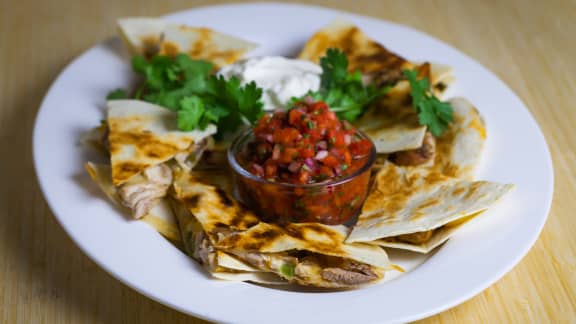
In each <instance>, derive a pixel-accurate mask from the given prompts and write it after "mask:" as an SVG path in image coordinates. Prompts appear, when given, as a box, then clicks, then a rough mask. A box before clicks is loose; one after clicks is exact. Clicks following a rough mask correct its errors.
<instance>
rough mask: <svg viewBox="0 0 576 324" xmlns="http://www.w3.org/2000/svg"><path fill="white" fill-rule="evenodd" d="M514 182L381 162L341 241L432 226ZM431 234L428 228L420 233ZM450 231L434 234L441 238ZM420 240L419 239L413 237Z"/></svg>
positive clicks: (473, 209)
mask: <svg viewBox="0 0 576 324" xmlns="http://www.w3.org/2000/svg"><path fill="white" fill-rule="evenodd" d="M513 187H514V185H511V184H500V183H495V182H488V181H469V180H462V179H457V178H452V177H448V176H445V175H443V174H441V173H438V172H435V171H432V170H430V169H426V168H412V167H399V166H396V165H394V164H392V163H387V164H386V165H385V166H384V167H383V168H382V170H380V171H379V172H378V173H377V175H376V178H375V180H374V184H373V187H372V191H371V193H370V194H369V196H368V198H367V199H366V201H365V203H364V206H363V208H362V212H361V214H360V216H359V218H358V222H357V224H356V225H355V226H354V228H353V230H352V232H351V233H350V235H349V236H348V238H347V240H346V241H347V242H370V243H371V244H378V243H379V241H377V240H380V239H384V238H390V237H397V236H399V235H404V234H413V233H421V232H426V231H433V230H436V229H438V228H440V227H442V226H443V225H446V224H448V223H450V222H453V221H456V220H459V219H462V218H465V217H467V216H470V215H472V214H475V213H478V212H480V211H483V210H486V209H487V208H489V207H490V206H492V205H493V204H494V203H496V202H497V201H498V200H499V199H501V198H502V197H503V196H504V195H505V194H506V193H508V192H509V191H511V190H512V188H513ZM422 234H424V236H425V237H426V236H427V237H428V239H431V238H432V237H434V235H433V234H434V233H422ZM449 234H451V231H447V232H446V234H445V235H443V236H442V238H440V239H438V241H439V242H437V244H435V245H438V244H440V243H441V242H443V241H445V240H446V239H447V238H448V236H449ZM419 243H422V242H419Z"/></svg>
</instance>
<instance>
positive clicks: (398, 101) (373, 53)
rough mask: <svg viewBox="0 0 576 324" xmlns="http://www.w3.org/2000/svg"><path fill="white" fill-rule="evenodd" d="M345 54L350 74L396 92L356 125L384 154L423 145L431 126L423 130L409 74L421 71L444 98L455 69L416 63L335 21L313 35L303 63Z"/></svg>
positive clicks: (304, 54) (370, 110)
mask: <svg viewBox="0 0 576 324" xmlns="http://www.w3.org/2000/svg"><path fill="white" fill-rule="evenodd" d="M329 48H338V49H340V50H342V51H343V52H344V53H345V54H346V56H347V58H348V61H349V65H348V67H349V70H350V71H360V72H361V73H362V75H363V77H364V80H365V81H366V82H376V83H377V84H379V85H391V86H392V88H391V89H390V90H389V91H388V93H386V94H385V95H384V96H383V97H382V98H380V99H379V100H378V101H377V102H376V103H374V104H373V105H372V107H370V108H369V110H368V111H367V112H366V113H365V114H364V116H362V117H361V118H360V119H359V120H357V121H356V122H355V126H356V127H358V128H359V129H360V130H362V131H363V132H364V133H366V134H367V135H368V136H369V137H370V138H371V139H372V141H373V142H374V145H375V146H376V151H377V152H378V153H379V154H388V153H393V152H398V151H405V150H412V149H417V148H419V147H421V146H422V144H423V140H424V135H425V133H426V126H422V125H420V123H419V122H418V115H417V114H416V113H415V111H414V109H413V107H412V101H411V97H410V87H409V83H408V81H407V80H405V79H404V76H403V72H402V71H403V70H404V69H410V70H412V69H417V70H418V73H419V75H420V77H426V78H428V80H430V84H431V85H432V90H433V91H434V92H435V93H436V94H439V95H440V94H442V93H444V91H445V90H446V88H447V87H448V86H449V85H450V84H451V82H452V81H453V79H454V78H453V77H452V69H451V68H450V67H448V66H445V65H441V64H434V63H433V64H430V63H422V64H417V63H412V62H410V61H408V60H406V59H405V58H403V57H401V56H400V55H398V54H395V53H393V52H391V51H389V50H388V49H386V48H385V47H384V46H383V45H381V44H379V43H378V42H376V41H374V40H373V39H371V38H370V37H368V36H367V35H366V34H364V33H363V32H362V31H361V30H360V29H359V28H358V27H357V26H355V25H353V24H351V23H349V22H347V21H344V20H340V19H339V20H335V21H333V22H332V23H331V24H329V25H327V26H325V27H324V28H323V29H321V30H320V31H318V32H317V33H316V34H314V35H313V36H312V37H311V38H310V39H309V40H308V42H307V43H306V45H305V46H304V48H303V49H302V51H301V52H300V55H299V58H301V59H307V60H310V61H313V62H319V61H320V58H321V57H322V56H323V55H324V53H325V52H326V50H327V49H329Z"/></svg>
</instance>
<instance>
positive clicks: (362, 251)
mask: <svg viewBox="0 0 576 324" xmlns="http://www.w3.org/2000/svg"><path fill="white" fill-rule="evenodd" d="M173 208H174V211H175V214H176V215H177V218H178V220H179V224H180V229H181V231H182V237H183V241H184V245H185V246H186V247H187V251H188V253H189V254H190V255H193V256H194V257H195V258H196V259H197V260H198V259H199V260H202V261H201V263H203V264H204V265H205V267H206V268H207V269H208V270H209V271H211V272H213V271H218V269H217V268H216V267H215V266H214V265H215V264H216V262H215V259H214V255H215V254H216V253H215V252H216V251H223V252H226V253H228V254H231V255H234V256H236V257H238V258H239V259H240V260H241V261H243V262H245V263H247V264H249V265H251V266H252V267H255V268H257V269H259V270H261V271H266V272H274V273H276V274H278V275H279V276H280V277H282V278H285V279H286V280H288V281H291V282H295V283H299V284H306V285H312V286H316V287H328V288H335V287H351V286H355V285H357V284H355V285H353V284H349V283H346V282H337V281H336V280H329V279H327V278H328V277H323V278H321V279H319V278H317V277H314V276H309V275H306V276H304V277H298V276H296V277H295V276H294V271H296V269H300V270H299V271H301V274H303V275H304V274H306V273H307V271H308V268H302V267H305V266H306V264H309V263H311V262H312V261H310V259H311V258H313V259H314V260H315V261H314V262H312V263H313V264H316V265H318V266H321V267H322V266H332V268H334V267H336V266H337V265H343V266H348V267H350V269H353V270H355V269H357V268H358V269H360V268H361V269H363V271H366V272H367V273H368V275H366V276H367V277H368V276H369V277H370V281H374V280H379V279H381V278H382V276H383V271H384V270H389V269H392V268H393V267H392V266H391V264H390V262H389V260H388V257H387V255H386V253H385V252H384V250H383V249H381V248H379V247H377V246H373V245H369V244H363V243H354V244H345V243H344V240H345V238H346V236H347V234H348V232H349V230H348V229H347V228H346V227H345V226H328V225H322V224H317V223H299V224H289V225H286V226H284V227H282V226H279V225H276V224H270V223H264V222H261V221H260V220H259V219H258V217H257V216H256V215H255V214H254V213H252V212H251V211H249V210H248V209H246V208H245V207H244V206H243V205H241V204H240V203H239V202H237V201H236V200H235V199H234V198H232V197H231V196H230V195H229V194H228V193H226V192H224V190H222V189H220V188H217V187H214V186H211V185H207V184H204V183H201V182H199V179H197V178H195V177H194V175H190V174H185V173H180V172H177V173H176V175H175V181H174V200H173ZM200 228H201V229H200ZM300 258H303V259H302V262H304V260H308V261H306V262H305V264H301V263H302V262H300ZM328 259H329V260H332V261H330V262H326V260H328ZM334 260H337V261H334ZM206 265H207V266H206ZM299 266H300V268H298V267H299ZM332 268H325V269H324V270H323V271H324V272H323V274H324V275H325V276H326V273H329V272H330V271H339V270H334V269H332ZM340 270H342V269H340ZM342 271H344V270H342ZM354 275H358V276H362V275H363V274H362V273H355V274H354ZM306 278H308V279H306ZM312 279H314V281H311V280H312Z"/></svg>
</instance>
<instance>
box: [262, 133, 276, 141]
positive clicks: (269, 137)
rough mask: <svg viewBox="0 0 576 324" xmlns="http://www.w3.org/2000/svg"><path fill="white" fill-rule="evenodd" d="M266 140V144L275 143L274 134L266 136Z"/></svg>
mask: <svg viewBox="0 0 576 324" xmlns="http://www.w3.org/2000/svg"><path fill="white" fill-rule="evenodd" d="M264 139H265V140H266V142H268V143H272V142H274V137H273V136H272V134H266V136H265V137H264Z"/></svg>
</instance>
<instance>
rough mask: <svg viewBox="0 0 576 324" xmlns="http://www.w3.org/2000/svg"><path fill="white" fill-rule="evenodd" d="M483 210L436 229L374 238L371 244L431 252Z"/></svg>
mask: <svg viewBox="0 0 576 324" xmlns="http://www.w3.org/2000/svg"><path fill="white" fill-rule="evenodd" d="M481 213H482V212H478V213H475V214H472V215H470V216H466V217H464V218H461V219H458V220H456V221H453V222H450V223H448V224H446V225H442V226H441V227H438V228H436V229H434V230H428V231H424V232H415V233H410V234H403V235H398V236H392V237H387V238H384V239H380V240H374V241H372V242H370V244H375V245H378V246H381V247H385V248H394V249H401V250H408V251H413V252H418V253H429V252H430V251H432V250H434V249H435V248H436V247H438V246H440V245H441V244H442V243H444V242H446V241H447V240H448V239H449V238H450V237H452V235H453V234H454V233H455V232H456V231H457V230H458V229H459V228H460V227H462V226H463V225H464V224H466V223H468V222H469V221H471V220H472V219H473V218H475V217H477V216H478V215H479V214H481Z"/></svg>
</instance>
